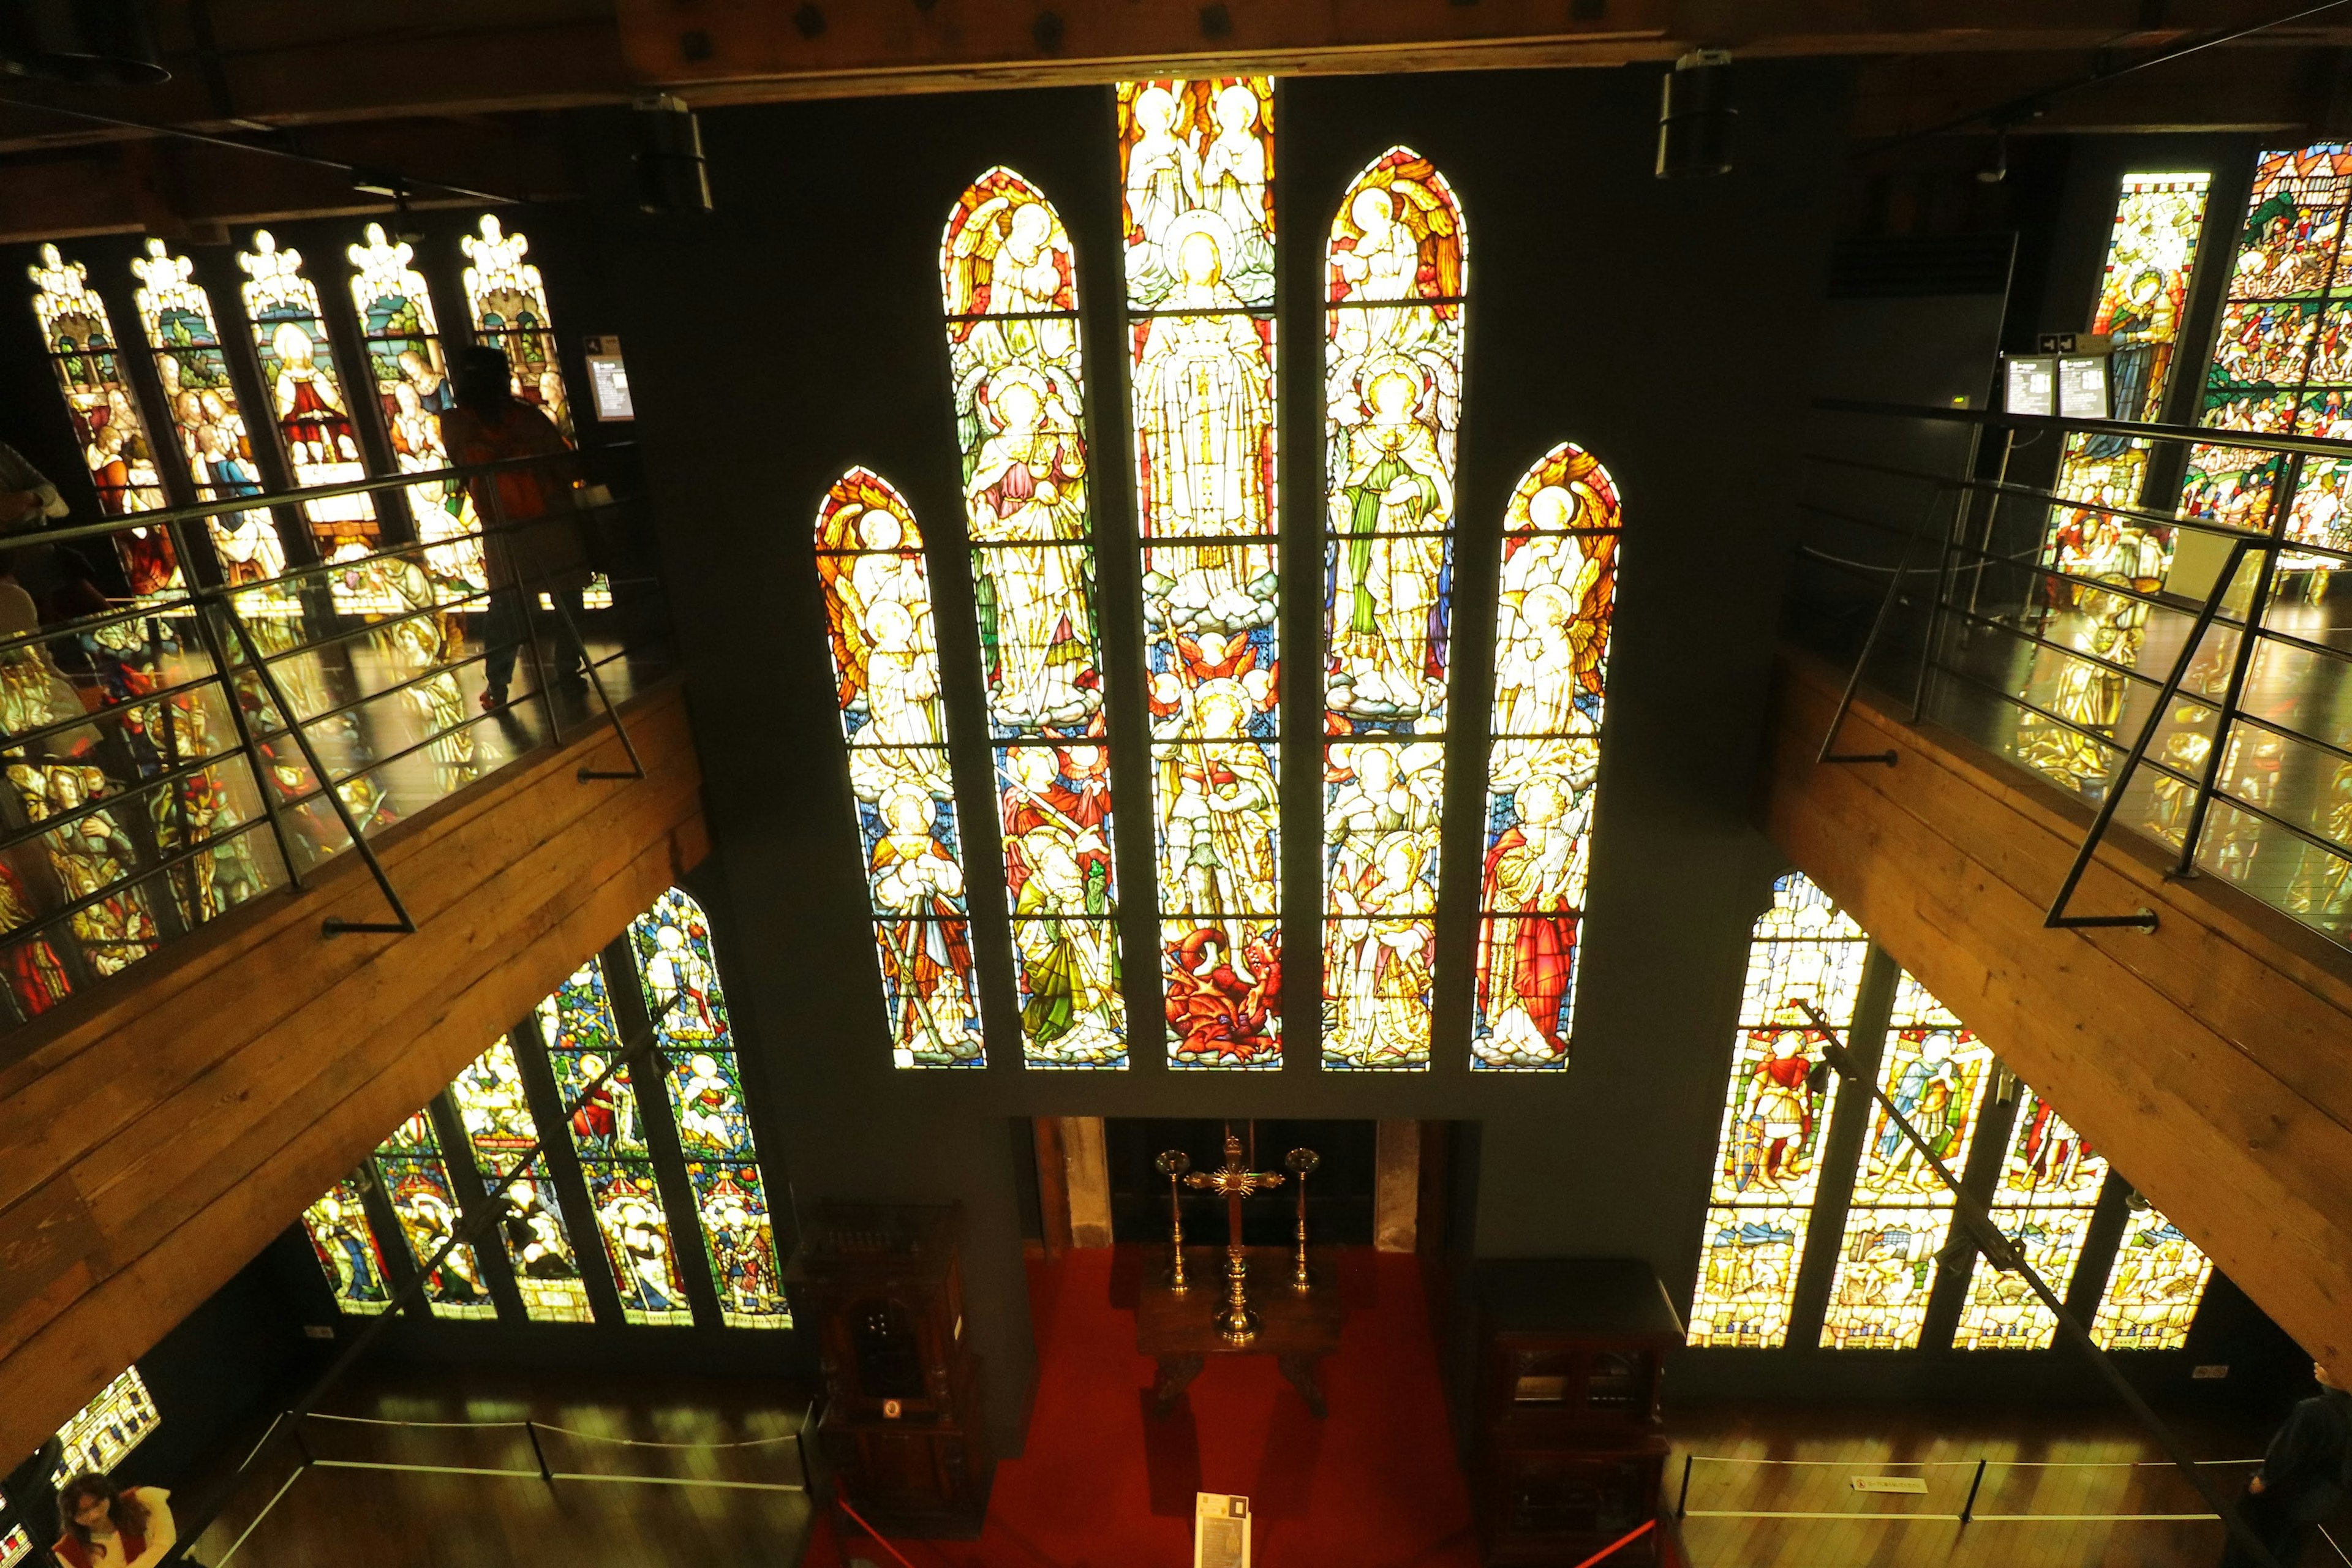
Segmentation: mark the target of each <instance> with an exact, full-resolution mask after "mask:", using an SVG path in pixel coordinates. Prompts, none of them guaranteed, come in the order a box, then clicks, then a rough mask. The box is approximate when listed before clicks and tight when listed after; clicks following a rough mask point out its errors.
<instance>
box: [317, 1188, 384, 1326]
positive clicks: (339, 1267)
mask: <svg viewBox="0 0 2352 1568" xmlns="http://www.w3.org/2000/svg"><path fill="white" fill-rule="evenodd" d="M366 1179H367V1178H366V1176H365V1175H364V1174H363V1173H353V1174H352V1175H349V1176H345V1177H344V1178H343V1179H342V1180H341V1181H340V1182H337V1183H336V1184H334V1185H333V1186H331V1187H329V1188H328V1189H327V1190H326V1191H325V1192H324V1193H322V1194H320V1195H319V1201H318V1202H316V1203H314V1204H312V1205H310V1207H309V1208H307V1209H304V1210H303V1211H302V1229H303V1230H304V1232H306V1233H307V1234H308V1235H309V1236H310V1250H311V1251H312V1252H314V1253H316V1254H317V1255H318V1258H319V1267H320V1269H322V1270H323V1271H324V1272H325V1274H326V1276H327V1289H330V1290H331V1291H333V1292H334V1294H335V1306H336V1307H337V1308H338V1309H339V1310H341V1311H342V1312H343V1313H344V1314H345V1315H346V1316H350V1317H361V1318H364V1317H373V1315H374V1314H376V1313H378V1312H381V1311H383V1310H384V1309H385V1308H386V1307H388V1306H390V1305H392V1297H393V1290H392V1284H391V1280H390V1277H389V1276H388V1275H386V1273H385V1272H384V1267H383V1251H382V1250H381V1249H380V1248H379V1247H377V1246H376V1242H375V1232H373V1230H371V1229H369V1228H368V1220H367V1205H366V1203H365V1202H364V1200H362V1197H361V1195H360V1184H361V1183H362V1182H363V1181H365V1180H366Z"/></svg>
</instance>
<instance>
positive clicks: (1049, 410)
mask: <svg viewBox="0 0 2352 1568" xmlns="http://www.w3.org/2000/svg"><path fill="white" fill-rule="evenodd" d="M1032 210H1034V209H1032ZM983 407H984V408H985V410H986V417H987V418H988V420H989V421H990V422H991V423H992V424H993V425H995V426H996V430H995V433H994V434H993V435H992V436H990V437H988V439H987V440H986V441H984V442H983V443H982V446H981V448H980V451H979V454H978V455H977V457H976V458H974V460H973V464H972V471H971V478H969V479H966V480H965V481H964V504H965V510H966V514H967V516H968V517H969V519H970V525H971V540H972V542H973V543H974V544H1016V545H1017V544H1034V545H1045V546H1064V547H1063V548H1043V549H1028V550H1020V549H1010V550H982V551H980V552H977V557H978V564H979V566H980V568H981V570H982V573H984V574H986V579H987V586H988V589H989V594H988V598H987V601H986V603H985V604H984V605H983V606H982V643H983V645H984V647H985V649H986V652H987V655H988V657H989V658H990V659H991V660H992V668H991V669H990V670H988V671H987V674H988V677H989V681H990V706H991V707H992V709H993V710H995V712H996V716H997V718H998V721H1000V722H1004V723H1015V724H1037V723H1054V724H1058V725H1064V726H1079V725H1083V724H1084V722H1085V721H1086V719H1087V716H1088V715H1090V714H1092V713H1093V712H1095V711H1096V710H1098V709H1099V708H1100V707H1101V705H1102V699H1101V693H1100V687H1099V682H1098V681H1097V680H1092V679H1088V680H1087V684H1084V685H1082V684H1080V682H1081V679H1082V678H1091V677H1093V676H1094V673H1095V672H1094V661H1093V658H1092V657H1091V652H1092V649H1093V647H1094V637H1093V629H1094V628H1093V625H1092V620H1093V608H1092V605H1090V604H1089V603H1088V594H1087V589H1088V584H1087V570H1086V569H1087V553H1086V552H1084V551H1082V550H1076V549H1071V548H1066V546H1067V545H1069V544H1071V543H1073V542H1079V541H1083V540H1084V539H1085V538H1086V536H1087V503H1086V489H1085V480H1086V472H1087V459H1086V448H1085V447H1084V446H1083V445H1082V444H1081V443H1080V442H1079V440H1078V436H1077V429H1076V423H1075V421H1073V420H1072V419H1071V417H1070V415H1069V411H1068V410H1067V409H1066V407H1064V406H1063V405H1062V403H1061V400H1060V399H1059V398H1056V397H1054V396H1052V395H1051V394H1050V393H1049V391H1048V389H1047V387H1046V385H1045V378H1044V377H1042V376H1040V375H1039V374H1037V373H1036V372H1034V371H1033V370H1030V369H1027V368H1026V367H1019V366H1016V367H1015V368H1013V369H1011V370H1008V371H1004V372H1003V373H1001V374H998V375H997V376H995V377H993V378H992V380H991V381H990V383H989V388H988V395H987V398H986V400H985V402H984V404H983Z"/></svg>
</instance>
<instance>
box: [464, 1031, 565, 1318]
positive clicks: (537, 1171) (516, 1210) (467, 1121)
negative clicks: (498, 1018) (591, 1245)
mask: <svg viewBox="0 0 2352 1568" xmlns="http://www.w3.org/2000/svg"><path fill="white" fill-rule="evenodd" d="M449 1101H450V1103H451V1105H453V1106H454V1107H456V1109H457V1120H458V1123H459V1125H461V1126H462V1127H464V1129H465V1131H466V1142H467V1147H468V1148H469V1149H470V1150H471V1151H472V1152H473V1156H474V1170H475V1173H476V1174H478V1176H479V1177H480V1178H481V1180H482V1184H483V1188H484V1190H485V1191H487V1192H496V1191H498V1189H499V1184H501V1183H502V1182H504V1181H505V1180H506V1178H507V1176H508V1175H509V1173H512V1172H513V1171H514V1169H515V1167H516V1163H517V1162H519V1161H520V1160H521V1158H522V1157H523V1155H524V1154H525V1153H526V1152H528V1151H530V1149H531V1148H533V1147H534V1146H535V1145H536V1144H537V1143H538V1142H539V1123H538V1121H537V1120H536V1119H535V1118H534V1117H533V1116H532V1115H531V1113H530V1095H529V1091H528V1090H527V1089H525V1088H524V1085H523V1077H522V1066H521V1064H520V1062H519V1061H517V1060H516V1059H515V1053H514V1045H513V1042H512V1040H511V1039H510V1038H509V1037H507V1036H505V1035H501V1036H499V1038H498V1041H497V1043H496V1044H494V1045H492V1046H491V1047H490V1048H489V1049H488V1050H487V1051H484V1052H483V1053H482V1054H481V1055H480V1056H479V1057H477V1058H475V1059H474V1062H473V1065H472V1066H470V1067H468V1068H467V1069H466V1070H465V1071H463V1072H461V1073H459V1074H458V1075H457V1077H456V1078H455V1079H452V1080H451V1081H450V1084H449ZM500 1207H501V1208H502V1209H503V1211H504V1212H503V1214H502V1215H500V1218H499V1237H500V1238H501V1239H502V1240H503V1242H504V1243H505V1246H506V1254H507V1267H508V1268H509V1269H511V1270H512V1271H513V1274H514V1281H515V1290H516V1292H517V1293H518V1294H519V1295H520V1297H521V1299H522V1309H523V1315H524V1316H526V1317H528V1318H530V1320H531V1321H533V1322H545V1323H585V1322H589V1321H593V1317H594V1313H593V1310H592V1309H591V1308H590V1306H589V1303H588V1288H587V1286H586V1284H585V1283H583V1280H582V1279H581V1278H580V1258H579V1254H578V1251H577V1249H576V1248H575V1247H573V1245H572V1232H571V1229H570V1227H569V1226H566V1225H565V1224H564V1220H563V1201H562V1198H561V1197H560V1196H559V1195H558V1194H557V1193H556V1188H555V1182H554V1179H553V1178H552V1177H551V1175H550V1174H549V1173H548V1169H547V1158H546V1156H545V1155H543V1154H542V1155H539V1156H536V1157H534V1158H533V1159H532V1160H531V1161H530V1164H529V1166H528V1167H527V1168H526V1169H525V1170H524V1171H523V1173H522V1174H521V1175H520V1176H518V1177H517V1178H516V1179H515V1181H514V1182H513V1183H512V1184H510V1185H509V1186H508V1187H507V1188H506V1192H505V1196H504V1200H503V1202H502V1203H501V1204H500Z"/></svg>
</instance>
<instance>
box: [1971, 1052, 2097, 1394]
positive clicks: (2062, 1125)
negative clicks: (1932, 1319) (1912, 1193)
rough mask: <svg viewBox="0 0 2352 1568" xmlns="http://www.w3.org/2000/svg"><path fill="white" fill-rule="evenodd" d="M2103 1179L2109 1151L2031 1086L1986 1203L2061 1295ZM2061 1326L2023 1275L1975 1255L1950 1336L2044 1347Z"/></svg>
mask: <svg viewBox="0 0 2352 1568" xmlns="http://www.w3.org/2000/svg"><path fill="white" fill-rule="evenodd" d="M2106 1184H2107V1162H2106V1159H2105V1156H2103V1155H2100V1154H2097V1153H2095V1152H2092V1150H2091V1149H2090V1148H2089V1147H2088V1146H2087V1145H2085V1144H2084V1142H2083V1135H2082V1134H2081V1133H2079V1132H2077V1131H2074V1127H2073V1126H2072V1125H2071V1124H2070V1123H2068V1121H2066V1119H2065V1118H2064V1117H2063V1116H2061V1115H2059V1114H2058V1109H2057V1107H2055V1106H2053V1105H2052V1104H2051V1103H2050V1102H2049V1101H2048V1100H2044V1099H2043V1098H2042V1096H2041V1095H2039V1094H2036V1093H2033V1092H2032V1091H2031V1090H2028V1091H2027V1092H2026V1093H2025V1095H2024V1097H2023V1099H2022V1100H2021V1103H2020V1104H2019V1106H2018V1110H2017V1120H2016V1121H2014V1122H2013V1123H2011V1129H2010V1135H2009V1147H2008V1149H2007V1150H2006V1152H2004V1153H2003V1154H2002V1156H2001V1162H2000V1175H1999V1176H1998V1177H1997V1178H1995V1181H1994V1185H1993V1192H1992V1202H1991V1204H1990V1205H1989V1206H1990V1208H1991V1210H1992V1218H1993V1223H1994V1224H1995V1225H1997V1226H2000V1233H2001V1235H2003V1236H2005V1237H2008V1238H2009V1239H2010V1240H2011V1242H2013V1243H2015V1244H2016V1246H2017V1247H2018V1248H2019V1250H2020V1251H2021V1252H2022V1253H2023V1254H2024V1256H2025V1260H2026V1262H2028V1263H2030V1264H2032V1266H2033V1271H2034V1272H2035V1273H2037V1274H2039V1275H2041V1276H2042V1279H2045V1280H2047V1281H2049V1284H2050V1288H2051V1289H2053V1291H2055V1292H2057V1293H2058V1294H2059V1295H2060V1296H2061V1298H2062V1299H2063V1296H2064V1294H2065V1291H2066V1288H2067V1286H2068V1284H2069V1283H2070V1282H2071V1281H2072V1280H2073V1279H2074V1267H2075V1265H2076V1264H2078V1263H2080V1262H2081V1261H2082V1258H2083V1244H2084V1241H2085V1240H2086V1239H2088V1237H2089V1235H2090V1229H2091V1215H2093V1214H2094V1213H2095V1211H2096V1210H2097V1208H2098V1206H2099V1194H2100V1192H2101V1190H2102V1189H2104V1188H2105V1186H2106ZM2057 1332H2058V1320H2057V1319H2056V1318H2055V1317H2053V1316H2052V1315H2051V1312H2050V1309H2049V1308H2047V1307H2044V1306H2043V1305H2042V1301H2041V1299H2040V1298H2039V1297H2037V1296H2035V1295H2034V1294H2033V1292H2032V1289H2030V1288H2029V1287H2028V1286H2027V1285H2026V1283H2025V1278H2024V1276H2022V1275H2020V1274H2004V1273H2002V1272H2001V1271H2000V1269H1998V1268H1994V1267H1993V1266H1992V1265H1991V1264H1990V1263H1988V1262H1986V1261H1985V1260H1984V1258H1978V1259H1977V1262H1976V1268H1975V1269H1974V1270H1973V1271H1972V1272H1971V1273H1970V1274H1969V1299H1968V1304H1967V1305H1966V1306H1965V1307H1963V1308H1961V1309H1960V1322H1959V1327H1958V1330H1956V1331H1954V1333H1953V1335H1952V1344H1953V1346H1954V1347H1955V1348H1956V1349H1958V1350H2029V1351H2038V1350H2045V1349H2047V1348H2048V1347H2049V1345H2050V1342H2051V1341H2052V1340H2053V1338H2054V1337H2055V1336H2056V1334H2057Z"/></svg>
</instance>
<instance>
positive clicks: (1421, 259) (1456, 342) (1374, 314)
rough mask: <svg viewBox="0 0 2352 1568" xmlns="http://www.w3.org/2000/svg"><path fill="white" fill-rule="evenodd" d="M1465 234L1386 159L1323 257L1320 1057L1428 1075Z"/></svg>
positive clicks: (1419, 175)
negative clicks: (1325, 409) (1323, 737)
mask: <svg viewBox="0 0 2352 1568" xmlns="http://www.w3.org/2000/svg"><path fill="white" fill-rule="evenodd" d="M1467 240H1468V237H1467V236H1466V235H1465V233H1464V232H1463V222H1462V211H1461V207H1460V205H1458V204H1457V203H1456V202H1455V201H1454V193H1453V192H1452V191H1451V190H1450V189H1449V188H1447V186H1446V184H1445V177H1444V175H1443V174H1439V173H1438V172H1437V170H1436V169H1435V168H1434V167H1433V166H1432V165H1431V164H1430V163H1429V161H1428V160H1427V159H1425V158H1423V157H1422V156H1420V155H1419V154H1418V153H1413V152H1411V151H1409V150H1408V149H1406V148H1402V147H1392V148H1391V149H1390V150H1389V151H1388V152H1386V153H1382V154H1381V156H1380V157H1378V158H1377V159H1375V160H1373V162H1372V163H1371V165H1370V167H1368V168H1367V169H1365V170H1364V172H1363V173H1362V174H1359V175H1357V176H1356V179H1355V181H1354V183H1353V184H1350V185H1349V187H1348V192H1347V195H1345V196H1343V197H1342V198H1341V199H1340V202H1339V212H1338V213H1337V215H1336V216H1334V217H1333V218H1332V220H1331V234H1330V240H1329V244H1328V248H1327V250H1326V252H1325V258H1324V265H1325V283H1326V296H1327V300H1328V309H1327V310H1326V311H1325V313H1324V316H1325V321H1324V344H1323V349H1324V353H1323V374H1324V386H1325V391H1326V393H1327V395H1328V396H1327V407H1328V416H1327V419H1326V422H1325V427H1324V440H1325V445H1326V453H1325V459H1324V474H1325V483H1326V484H1327V485H1328V495H1327V496H1326V498H1325V504H1326V519H1327V521H1326V525H1325V554H1324V580H1323V581H1324V586H1323V639H1324V647H1323V668H1324V675H1323V690H1324V698H1323V705H1324V709H1325V712H1324V717H1323V731H1324V733H1325V735H1326V736H1328V737H1329V738H1328V739H1327V740H1326V742H1324V750H1323V781H1324V782H1323V892H1324V906H1323V1065H1324V1066H1325V1067H1327V1068H1341V1069H1344V1068H1426V1067H1428V1065H1429V1002H1430V987H1431V985H1432V984H1433V980H1434V977H1435V966H1436V949H1437V929H1436V927H1437V859H1438V856H1437V843H1438V816H1439V814H1440V812H1441V811H1442V810H1443V809H1444V799H1445V725H1446V711H1445V699H1446V678H1447V673H1448V670H1449V668H1451V664H1452V657H1451V655H1452V647H1451V642H1450V638H1449V636H1448V633H1449V630H1450V616H1451V614H1452V610H1453V605H1452V598H1453V583H1454V560H1453V551H1454V438H1455V435H1456V432H1457V430H1458V429H1459V426H1460V423H1461V413H1462V329H1463V309H1464V303H1465V297H1466V295H1467V292H1468V288H1469V276H1468V272H1467V270H1466V268H1467V255H1468V245H1467Z"/></svg>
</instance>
